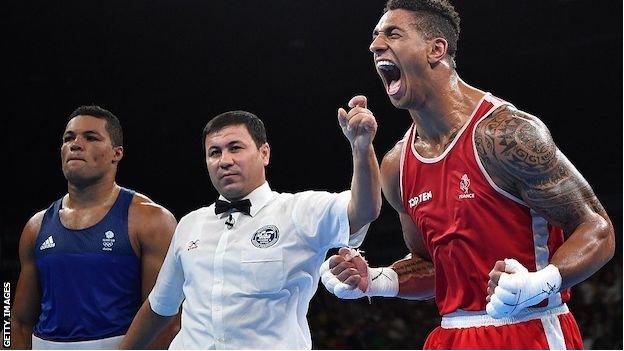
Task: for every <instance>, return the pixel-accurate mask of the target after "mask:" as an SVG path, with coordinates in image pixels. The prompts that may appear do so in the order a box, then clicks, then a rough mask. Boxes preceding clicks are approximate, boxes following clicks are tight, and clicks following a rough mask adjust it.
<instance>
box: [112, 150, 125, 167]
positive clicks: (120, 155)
mask: <svg viewBox="0 0 624 351" xmlns="http://www.w3.org/2000/svg"><path fill="white" fill-rule="evenodd" d="M123 152H124V149H123V146H113V163H118V162H119V161H121V159H122V158H123Z"/></svg>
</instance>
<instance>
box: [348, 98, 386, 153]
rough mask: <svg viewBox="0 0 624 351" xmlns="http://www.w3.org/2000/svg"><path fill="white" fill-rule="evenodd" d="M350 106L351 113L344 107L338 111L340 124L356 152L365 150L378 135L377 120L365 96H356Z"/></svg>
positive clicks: (350, 101)
mask: <svg viewBox="0 0 624 351" xmlns="http://www.w3.org/2000/svg"><path fill="white" fill-rule="evenodd" d="M348 106H349V108H350V110H349V112H347V111H346V110H345V109H344V108H342V107H341V108H339V109H338V123H339V124H340V128H342V132H343V133H344V135H345V136H346V137H347V139H348V140H349V143H351V147H352V148H353V149H354V150H356V149H357V150H365V149H367V148H368V147H369V146H370V145H371V144H372V142H373V138H374V137H375V133H377V120H376V119H375V116H374V115H373V113H372V112H371V111H370V110H369V109H368V108H367V102H366V96H364V95H356V96H354V97H353V98H352V99H351V100H349V103H348Z"/></svg>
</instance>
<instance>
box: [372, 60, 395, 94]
mask: <svg viewBox="0 0 624 351" xmlns="http://www.w3.org/2000/svg"><path fill="white" fill-rule="evenodd" d="M377 71H378V72H379V74H380V75H381V78H382V80H383V82H384V85H385V86H386V92H387V93H388V95H394V94H396V93H397V92H398V91H399V89H400V88H401V70H400V69H399V67H397V65H396V64H395V63H394V62H392V61H388V60H379V61H377Z"/></svg>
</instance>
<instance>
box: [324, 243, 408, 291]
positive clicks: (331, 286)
mask: <svg viewBox="0 0 624 351" xmlns="http://www.w3.org/2000/svg"><path fill="white" fill-rule="evenodd" d="M351 253H352V257H355V256H359V255H360V254H359V252H357V251H356V250H352V251H351ZM367 269H368V288H367V289H366V291H365V292H364V291H362V290H361V289H360V288H358V287H357V286H351V285H348V284H345V283H343V282H341V281H340V280H338V278H337V277H336V276H335V275H334V274H333V273H332V272H331V270H330V269H329V259H327V260H326V261H325V262H323V264H322V265H321V268H320V273H321V281H322V282H323V285H325V288H326V289H327V290H328V291H329V292H330V293H332V294H334V295H336V296H337V297H339V298H341V299H349V300H351V299H359V298H361V297H365V296H386V297H394V296H396V295H397V294H398V293H399V276H398V275H397V273H396V272H395V271H394V269H392V268H389V267H380V268H370V267H368V266H367Z"/></svg>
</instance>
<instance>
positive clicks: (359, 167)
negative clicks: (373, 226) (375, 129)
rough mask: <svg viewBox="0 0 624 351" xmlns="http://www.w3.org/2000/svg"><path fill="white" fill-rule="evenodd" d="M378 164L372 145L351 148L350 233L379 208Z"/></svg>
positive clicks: (373, 217) (375, 216)
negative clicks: (362, 148) (360, 148)
mask: <svg viewBox="0 0 624 351" xmlns="http://www.w3.org/2000/svg"><path fill="white" fill-rule="evenodd" d="M381 202H382V200H381V183H380V174H379V164H378V162H377V157H376V156H375V150H374V148H373V145H372V144H370V145H369V146H368V147H367V148H365V149H364V150H359V149H357V148H353V178H352V180H351V201H350V203H349V224H350V227H351V233H354V232H356V231H357V230H359V229H360V228H361V227H363V226H364V225H366V224H368V223H370V222H372V221H374V220H375V219H376V218H377V216H379V211H380V210H381Z"/></svg>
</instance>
